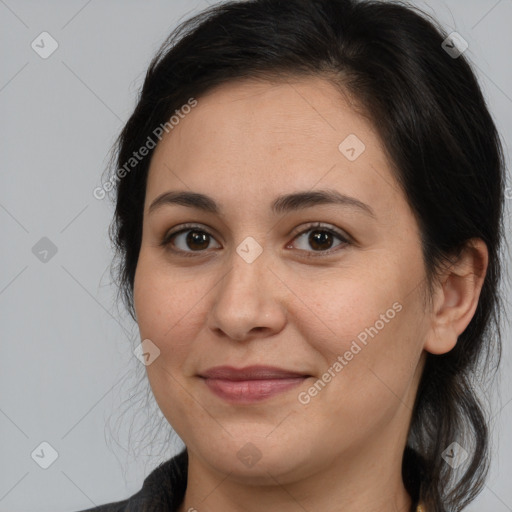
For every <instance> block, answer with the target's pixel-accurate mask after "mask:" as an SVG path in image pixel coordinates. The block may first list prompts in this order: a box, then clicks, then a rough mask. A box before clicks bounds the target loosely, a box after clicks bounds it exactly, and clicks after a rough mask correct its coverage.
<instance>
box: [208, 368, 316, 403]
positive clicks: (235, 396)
mask: <svg viewBox="0 0 512 512" xmlns="http://www.w3.org/2000/svg"><path fill="white" fill-rule="evenodd" d="M199 376H200V377H201V378H202V379H204V382H205V384H206V386H207V387H208V389H209V390H210V391H211V392H212V393H214V394H215V395H217V396H219V397H220V398H223V399H224V400H226V401H228V402H231V403H253V402H259V401H261V400H265V399H268V398H270V397H273V396H275V395H277V394H280V393H284V392H285V391H288V390H290V389H292V388H294V387H296V386H299V385H300V384H301V383H303V382H304V380H305V379H307V378H308V377H311V375H307V374H303V373H300V372H295V371H291V370H285V369H283V368H277V367H275V366H247V367H245V368H234V367H232V366H216V367H214V368H210V369H208V370H206V371H204V372H202V373H201V374H200V375H199Z"/></svg>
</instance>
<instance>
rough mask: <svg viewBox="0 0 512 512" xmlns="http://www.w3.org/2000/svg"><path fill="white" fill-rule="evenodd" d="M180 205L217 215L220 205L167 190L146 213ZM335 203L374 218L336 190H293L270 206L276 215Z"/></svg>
mask: <svg viewBox="0 0 512 512" xmlns="http://www.w3.org/2000/svg"><path fill="white" fill-rule="evenodd" d="M176 204H177V205H182V206H187V207H190V208H196V209H199V210H202V211H205V212H208V213H213V214H215V215H219V214H220V213H221V208H220V206H219V205H218V204H217V203H216V202H215V200H214V199H212V198H211V197H209V196H207V195H205V194H200V193H198V192H186V191H184V192H181V191H169V192H164V193H163V194H161V195H159V196H158V197H157V198H156V199H155V200H154V201H153V202H152V203H151V206H150V207H149V210H148V214H150V213H153V212H155V211H156V210H159V209H160V208H161V207H162V206H164V205H176ZM325 204H336V205H341V206H345V207H350V208H353V209H355V210H358V211H360V212H362V213H365V214H366V215H369V216H370V217H373V218H375V212H374V211H373V209H372V208H371V207H370V206H369V205H367V204H366V203H363V202H362V201H360V200H359V199H356V198H355V197H351V196H347V195H345V194H341V193H339V192H338V191H337V190H330V189H328V190H315V191H305V192H294V193H292V194H285V195H282V196H279V197H278V198H277V199H276V200H275V201H274V202H273V203H272V206H271V209H272V212H273V213H274V214H276V215H278V214H282V213H288V212H291V211H297V210H301V209H303V208H309V207H312V206H316V205H325Z"/></svg>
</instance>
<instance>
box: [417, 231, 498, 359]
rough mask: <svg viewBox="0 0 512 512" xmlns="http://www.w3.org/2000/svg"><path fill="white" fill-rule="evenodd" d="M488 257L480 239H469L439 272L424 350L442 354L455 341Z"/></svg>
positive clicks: (477, 293) (474, 299) (472, 309)
mask: <svg viewBox="0 0 512 512" xmlns="http://www.w3.org/2000/svg"><path fill="white" fill-rule="evenodd" d="M488 259H489V256H488V250H487V246H486V244H485V243H484V242H483V240H481V239H478V238H475V239H471V240H469V241H468V242H467V245H466V247H465V249H464V250H463V251H462V253H461V255H460V257H459V258H458V260H457V261H456V262H455V263H453V264H451V265H450V266H449V267H448V268H447V269H446V270H445V271H444V272H443V276H442V278H441V279H440V280H439V284H438V285H437V287H436V290H435V297H434V301H433V302H434V306H433V308H432V311H431V317H430V329H429V332H428V333H427V335H426V338H425V344H424V349H425V350H426V351H427V352H430V353H431V354H445V353H447V352H449V351H450V350H452V349H453V348H454V347H455V345H456V344H457V339H458V337H459V336H460V335H461V334H462V333H463V332H464V330H465V329H466V327H467V326H468V325H469V323H470V321H471V319H472V318H473V315H474V314H475V311H476V308H477V306H478V299H479V297H480V292H481V290H482V286H483V283H484V280H485V274H486V272H487V265H488Z"/></svg>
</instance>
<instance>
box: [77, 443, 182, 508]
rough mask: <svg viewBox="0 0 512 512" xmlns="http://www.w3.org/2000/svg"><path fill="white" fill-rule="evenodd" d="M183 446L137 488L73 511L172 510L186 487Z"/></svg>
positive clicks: (178, 503) (180, 500)
mask: <svg viewBox="0 0 512 512" xmlns="http://www.w3.org/2000/svg"><path fill="white" fill-rule="evenodd" d="M187 470H188V454H187V451H186V449H184V450H183V451H182V452H180V453H179V454H178V455H176V456H174V457H173V458H171V459H169V460H167V461H165V462H162V463H161V464H160V465H159V466H158V467H157V468H155V469H154V470H153V471H152V472H151V473H150V474H149V475H148V476H147V477H146V478H145V479H144V483H143V485H142V488H141V489H140V491H139V492H137V493H136V494H134V495H133V496H131V497H130V498H127V499H125V500H122V501H116V502H112V503H106V504H103V505H98V506H96V507H93V508H88V509H85V510H80V511H76V512H139V511H140V512H150V511H152V510H155V511H160V510H168V511H169V512H172V511H175V510H177V509H178V507H179V506H180V505H181V502H182V501H183V497H184V495H185V489H186V487H187Z"/></svg>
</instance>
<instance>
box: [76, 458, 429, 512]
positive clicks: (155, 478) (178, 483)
mask: <svg viewBox="0 0 512 512" xmlns="http://www.w3.org/2000/svg"><path fill="white" fill-rule="evenodd" d="M187 471H188V454H187V450H186V448H185V449H184V450H183V451H182V452H180V453H178V454H177V455H175V456H174V457H172V458H171V459H169V460H167V461H165V462H163V463H162V464H160V465H159V466H158V467H156V468H155V469H154V470H153V471H152V472H151V473H150V474H149V475H148V476H147V477H146V478H145V479H144V482H143V484H142V488H141V490H140V491H139V492H137V493H135V494H134V495H133V496H131V497H130V498H127V499H126V500H122V501H116V502H113V503H106V504H104V505H99V506H97V507H94V508H88V509H86V510H81V511H77V512H177V511H178V509H179V507H180V506H181V504H182V502H183V498H184V496H185V490H186V488H187ZM411 512H426V510H425V509H424V508H423V507H422V506H421V505H418V504H417V503H415V504H413V507H412V508H411Z"/></svg>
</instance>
